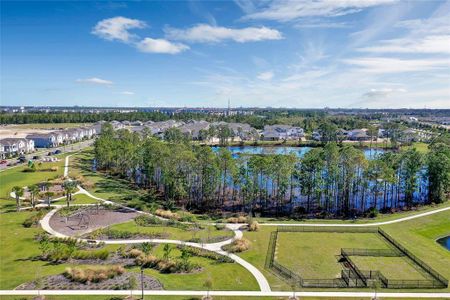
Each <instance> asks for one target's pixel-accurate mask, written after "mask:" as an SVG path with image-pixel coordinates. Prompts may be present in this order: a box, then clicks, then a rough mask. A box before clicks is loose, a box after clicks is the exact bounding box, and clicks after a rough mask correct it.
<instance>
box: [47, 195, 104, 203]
mask: <svg viewBox="0 0 450 300" xmlns="http://www.w3.org/2000/svg"><path fill="white" fill-rule="evenodd" d="M95 203H99V201H98V200H95V199H93V198H91V197H89V196H87V195H85V194H78V195H73V196H72V202H70V204H71V205H72V204H95ZM52 204H59V205H66V204H67V201H66V199H65V198H64V199H61V200H58V201H55V202H52Z"/></svg>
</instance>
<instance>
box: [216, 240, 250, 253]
mask: <svg viewBox="0 0 450 300" xmlns="http://www.w3.org/2000/svg"><path fill="white" fill-rule="evenodd" d="M250 245H251V242H250V241H249V240H247V239H246V238H241V239H237V240H234V241H233V242H232V243H231V244H229V245H225V246H224V247H223V248H224V250H226V251H228V252H232V253H237V252H244V251H246V250H248V249H250Z"/></svg>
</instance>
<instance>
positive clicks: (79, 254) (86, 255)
mask: <svg viewBox="0 0 450 300" xmlns="http://www.w3.org/2000/svg"><path fill="white" fill-rule="evenodd" d="M108 257H109V251H108V250H106V249H101V250H96V251H86V250H79V251H75V252H74V253H73V254H72V257H71V258H73V259H99V260H106V259H108Z"/></svg>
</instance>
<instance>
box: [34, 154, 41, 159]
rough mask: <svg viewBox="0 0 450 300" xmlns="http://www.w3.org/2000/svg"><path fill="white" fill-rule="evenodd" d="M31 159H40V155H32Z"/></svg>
mask: <svg viewBox="0 0 450 300" xmlns="http://www.w3.org/2000/svg"><path fill="white" fill-rule="evenodd" d="M33 159H41V157H40V156H39V155H35V156H33Z"/></svg>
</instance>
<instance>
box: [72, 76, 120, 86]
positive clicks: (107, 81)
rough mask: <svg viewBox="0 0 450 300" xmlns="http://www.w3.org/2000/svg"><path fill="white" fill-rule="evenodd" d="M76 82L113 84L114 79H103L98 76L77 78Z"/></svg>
mask: <svg viewBox="0 0 450 300" xmlns="http://www.w3.org/2000/svg"><path fill="white" fill-rule="evenodd" d="M76 82H80V83H91V84H98V85H112V84H113V82H112V81H109V80H105V79H101V78H98V77H92V78H84V79H77V80H76Z"/></svg>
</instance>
